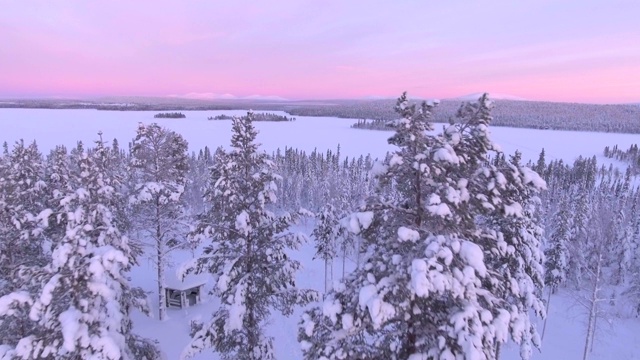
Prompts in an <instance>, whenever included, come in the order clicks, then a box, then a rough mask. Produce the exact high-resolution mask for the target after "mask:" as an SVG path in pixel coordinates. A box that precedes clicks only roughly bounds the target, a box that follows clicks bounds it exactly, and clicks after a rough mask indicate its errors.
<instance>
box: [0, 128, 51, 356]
mask: <svg viewBox="0 0 640 360" xmlns="http://www.w3.org/2000/svg"><path fill="white" fill-rule="evenodd" d="M3 158H4V160H3V161H2V163H3V164H2V167H3V169H2V170H1V172H2V173H3V174H2V176H0V296H3V295H7V294H10V293H12V292H16V291H20V290H26V289H27V288H28V287H29V286H30V285H31V284H30V283H29V281H28V280H29V279H26V280H25V279H21V278H19V277H18V276H16V274H17V272H18V270H19V269H20V268H21V267H23V266H38V265H42V264H44V263H45V261H46V257H45V251H48V250H49V249H45V248H44V247H43V245H44V240H45V237H44V236H43V234H42V231H41V230H40V229H39V228H38V226H36V223H37V220H36V219H37V217H38V216H39V214H40V212H41V211H42V210H43V209H44V204H43V195H45V184H44V182H43V167H44V166H43V161H42V156H41V155H40V152H39V151H38V148H37V146H36V144H35V142H34V143H32V144H30V145H25V143H24V141H22V140H20V141H18V142H16V143H15V145H14V147H13V149H12V150H11V152H8V148H5V155H4V156H3ZM24 311H25V309H24V308H18V309H16V310H14V312H16V315H17V316H16V318H15V319H13V320H12V321H1V320H0V344H5V345H9V346H15V344H16V343H17V341H18V340H19V339H20V338H21V337H22V336H25V335H26V334H27V333H28V332H29V331H30V330H31V324H29V320H28V318H27V317H28V315H27V313H25V312H24Z"/></svg>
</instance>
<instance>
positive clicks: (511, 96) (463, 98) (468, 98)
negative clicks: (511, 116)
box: [450, 92, 527, 101]
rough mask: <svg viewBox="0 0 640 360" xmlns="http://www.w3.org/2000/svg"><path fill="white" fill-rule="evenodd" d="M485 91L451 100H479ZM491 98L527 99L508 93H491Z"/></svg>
mask: <svg viewBox="0 0 640 360" xmlns="http://www.w3.org/2000/svg"><path fill="white" fill-rule="evenodd" d="M483 94H484V93H474V94H468V95H463V96H459V97H457V98H453V99H450V100H463V101H476V100H478V99H479V98H480V97H481V96H482V95H483ZM489 98H490V99H493V100H513V101H527V99H525V98H521V97H519V96H514V95H507V94H497V93H491V92H490V93H489Z"/></svg>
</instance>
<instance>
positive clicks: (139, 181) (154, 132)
mask: <svg viewBox="0 0 640 360" xmlns="http://www.w3.org/2000/svg"><path fill="white" fill-rule="evenodd" d="M187 147H188V145H187V142H186V141H185V140H184V139H183V138H182V136H180V135H179V134H177V133H176V132H174V131H171V130H168V129H165V128H162V127H160V126H159V125H158V124H151V125H143V124H140V125H139V126H138V133H137V136H136V138H135V139H134V140H133V147H132V154H131V155H132V156H131V157H132V159H131V164H130V166H131V169H132V170H133V172H134V175H133V177H134V179H135V180H134V181H135V183H136V184H135V187H134V189H133V191H132V194H131V196H130V198H129V202H130V204H131V205H132V206H133V214H135V225H134V227H135V228H137V229H138V230H140V231H141V232H142V234H143V239H141V243H143V244H145V245H146V246H147V247H149V248H151V249H152V250H153V256H152V257H151V259H152V261H153V263H154V265H155V267H156V270H157V276H158V277H157V281H158V311H159V318H160V320H164V319H165V318H166V316H167V314H166V305H167V304H166V298H165V288H164V286H165V279H164V277H165V275H166V274H165V272H166V268H167V265H168V264H167V263H168V262H169V261H170V255H171V252H172V251H174V250H176V249H180V248H183V247H184V246H185V245H186V244H187V243H186V241H185V237H186V233H187V231H188V228H187V227H186V224H185V220H186V219H185V218H186V212H185V208H184V204H183V199H182V196H183V194H184V190H185V184H186V175H187V171H188V156H187Z"/></svg>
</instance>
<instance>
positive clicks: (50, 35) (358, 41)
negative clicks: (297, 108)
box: [0, 0, 640, 103]
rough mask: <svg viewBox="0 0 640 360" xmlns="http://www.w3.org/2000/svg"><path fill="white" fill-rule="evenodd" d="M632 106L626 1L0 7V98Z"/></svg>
mask: <svg viewBox="0 0 640 360" xmlns="http://www.w3.org/2000/svg"><path fill="white" fill-rule="evenodd" d="M403 90H407V91H408V92H409V94H410V96H416V97H438V98H448V97H456V96H461V95H465V94H469V93H477V92H483V91H488V92H493V93H501V94H509V95H513V96H518V97H521V98H525V99H530V100H551V101H577V102H597V103H624V102H640V1H639V0H622V1H616V0H570V1H568V0H535V1H534V0H500V1H499V0H440V1H428V0H422V1H418V0H411V1H410V0H384V1H381V0H380V1H379V0H366V1H360V0H339V1H338V0H324V1H307V0H282V1H255V0H254V1H245V0H227V1H214V0H206V1H205V0H172V1H168V0H154V1H146V0H128V1H124V0H109V1H106V0H105V1H87V0H68V1H50V0H46V1H45V0H33V1H31V0H0V97H3V98H7V97H53V96H56V97H93V96H102V95H140V96H168V95H179V96H184V95H187V94H190V95H188V96H195V97H217V96H220V95H222V94H233V95H234V96H238V97H244V96H250V95H256V94H260V95H263V96H267V95H271V96H280V97H284V98H287V99H335V98H362V97H367V96H384V97H395V96H397V95H398V94H399V93H400V92H402V91H403Z"/></svg>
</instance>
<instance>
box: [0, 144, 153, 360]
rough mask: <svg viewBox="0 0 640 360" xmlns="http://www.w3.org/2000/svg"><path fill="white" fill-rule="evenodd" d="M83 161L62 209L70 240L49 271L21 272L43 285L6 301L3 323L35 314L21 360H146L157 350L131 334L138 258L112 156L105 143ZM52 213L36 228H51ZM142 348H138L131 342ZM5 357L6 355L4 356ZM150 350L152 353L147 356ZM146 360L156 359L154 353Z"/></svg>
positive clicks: (18, 350) (19, 349)
mask: <svg viewBox="0 0 640 360" xmlns="http://www.w3.org/2000/svg"><path fill="white" fill-rule="evenodd" d="M76 155H77V158H76V159H77V162H78V163H77V164H76V168H77V170H78V171H77V172H75V173H74V177H75V178H73V179H72V184H73V187H72V190H71V191H69V192H67V193H66V194H65V195H64V196H63V197H62V198H61V199H60V202H59V208H58V209H56V212H57V216H56V218H57V219H64V223H65V224H66V233H65V234H64V236H63V238H62V239H59V240H58V241H54V249H53V252H52V254H51V259H50V262H49V263H48V264H46V265H45V266H43V267H31V268H22V270H21V271H20V273H19V276H20V278H23V279H25V280H27V279H28V280H31V282H32V283H33V284H36V286H35V287H36V289H35V291H17V292H13V293H11V294H8V295H5V296H4V297H2V298H0V303H2V304H3V305H5V306H3V307H2V308H0V317H7V316H9V317H15V316H16V315H17V314H16V310H17V309H19V308H20V306H21V305H22V306H24V305H28V306H29V307H30V311H29V315H28V318H29V319H30V320H31V321H33V322H34V324H33V327H32V328H31V329H30V330H29V333H28V334H27V335H26V336H23V337H22V338H21V339H20V340H19V341H18V343H17V344H16V345H15V347H14V349H13V350H12V351H13V352H14V354H15V356H16V357H18V358H20V359H42V358H55V359H86V358H99V359H113V360H123V359H124V360H126V359H145V357H143V356H137V355H140V351H139V350H140V348H130V347H129V346H128V344H132V345H133V346H140V345H141V343H144V345H145V346H148V345H150V346H151V348H153V344H152V343H150V342H148V341H145V340H144V339H141V338H138V337H136V336H135V335H133V334H131V333H130V330H131V322H130V320H129V319H128V316H129V311H128V309H127V308H124V307H123V305H124V304H133V303H134V301H133V300H131V299H132V298H131V297H130V295H131V292H132V289H131V288H130V287H129V285H128V280H127V278H126V277H125V274H124V272H125V271H126V270H127V269H128V268H129V266H130V263H131V255H130V250H129V247H128V244H127V243H128V240H127V238H126V236H123V235H122V234H121V232H120V231H119V229H118V228H117V226H116V224H115V222H114V216H113V212H112V209H113V207H112V203H113V197H114V196H115V192H114V188H113V186H112V181H111V179H110V178H109V175H108V173H107V170H108V169H107V168H106V167H105V164H106V163H107V162H106V156H107V155H106V150H105V148H104V147H103V146H102V142H101V141H100V142H98V144H97V147H96V149H95V150H94V151H93V152H92V155H91V156H89V155H87V154H84V155H80V154H76ZM49 214H50V211H43V212H42V213H40V215H39V216H37V217H36V220H37V221H38V223H39V224H40V225H41V226H45V227H46V226H47V221H48V219H49V218H50V216H49ZM131 340H136V341H131ZM5 350H6V348H5ZM146 350H148V349H145V351H146ZM145 354H147V355H152V356H147V357H146V359H147V360H151V359H155V358H157V356H156V355H158V354H159V353H158V352H157V351H148V352H146V353H145Z"/></svg>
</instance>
